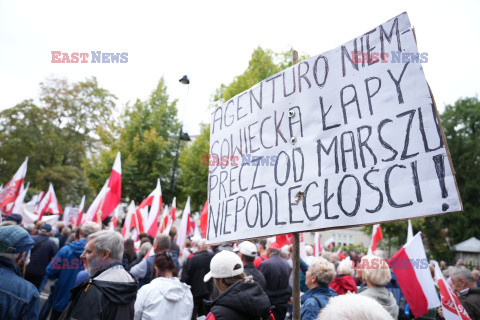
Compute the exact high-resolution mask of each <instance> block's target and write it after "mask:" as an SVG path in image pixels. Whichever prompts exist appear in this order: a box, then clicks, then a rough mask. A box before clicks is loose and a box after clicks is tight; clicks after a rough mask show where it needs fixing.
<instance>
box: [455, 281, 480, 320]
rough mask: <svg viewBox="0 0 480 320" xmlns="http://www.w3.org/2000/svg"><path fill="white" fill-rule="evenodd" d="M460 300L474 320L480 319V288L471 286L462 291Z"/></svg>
mask: <svg viewBox="0 0 480 320" xmlns="http://www.w3.org/2000/svg"><path fill="white" fill-rule="evenodd" d="M458 300H460V302H461V303H462V305H463V307H464V308H465V310H466V311H467V313H468V315H469V316H470V318H472V320H476V319H480V288H470V289H468V290H467V291H465V292H463V293H460V296H459V297H458Z"/></svg>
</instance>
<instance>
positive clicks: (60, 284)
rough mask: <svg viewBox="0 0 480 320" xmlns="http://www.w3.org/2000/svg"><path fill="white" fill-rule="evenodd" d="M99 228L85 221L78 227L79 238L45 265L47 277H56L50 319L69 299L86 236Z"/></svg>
mask: <svg viewBox="0 0 480 320" xmlns="http://www.w3.org/2000/svg"><path fill="white" fill-rule="evenodd" d="M99 229H100V227H99V226H98V224H97V223H95V222H93V221H87V222H85V223H84V224H82V226H81V227H80V239H79V240H78V241H74V242H71V243H69V244H67V245H65V246H63V247H62V248H61V249H60V250H58V252H57V254H56V255H55V257H53V259H52V261H50V263H49V264H48V266H47V276H48V278H49V279H52V280H54V279H57V282H56V283H55V289H54V290H53V292H52V293H51V295H52V314H51V315H50V320H57V319H58V318H59V317H60V315H61V314H62V312H63V310H65V307H66V306H67V304H68V301H69V300H70V289H72V288H73V287H74V286H75V281H76V279H77V275H78V273H79V272H80V270H82V269H83V264H82V261H81V259H80V255H81V254H82V252H83V251H84V248H85V245H86V243H87V241H86V239H85V238H86V237H88V236H89V235H90V234H92V233H94V232H97V231H98V230H99Z"/></svg>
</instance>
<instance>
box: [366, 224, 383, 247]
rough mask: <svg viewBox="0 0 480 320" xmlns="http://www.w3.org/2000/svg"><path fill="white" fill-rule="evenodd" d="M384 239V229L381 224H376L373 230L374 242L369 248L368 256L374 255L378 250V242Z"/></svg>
mask: <svg viewBox="0 0 480 320" xmlns="http://www.w3.org/2000/svg"><path fill="white" fill-rule="evenodd" d="M382 238H383V234H382V228H381V227H380V225H379V224H374V225H373V229H372V242H371V243H370V246H369V247H368V253H367V254H368V255H372V254H373V253H374V252H375V250H377V244H378V242H379V241H380V240H381V239H382Z"/></svg>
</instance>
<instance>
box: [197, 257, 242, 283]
mask: <svg viewBox="0 0 480 320" xmlns="http://www.w3.org/2000/svg"><path fill="white" fill-rule="evenodd" d="M237 264H239V265H240V268H239V269H234V268H235V266H236V265H237ZM242 273H243V263H242V260H241V259H240V257H239V256H238V255H237V254H235V253H233V252H232V251H227V250H224V251H221V252H219V253H217V254H216V255H215V256H214V257H213V258H212V261H210V272H209V273H207V274H206V275H205V277H204V278H203V281H204V282H207V281H208V280H210V279H211V278H217V279H221V278H231V277H235V276H238V275H239V274H242Z"/></svg>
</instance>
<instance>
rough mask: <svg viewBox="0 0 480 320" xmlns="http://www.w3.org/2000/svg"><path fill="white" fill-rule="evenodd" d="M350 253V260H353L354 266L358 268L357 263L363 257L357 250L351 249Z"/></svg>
mask: <svg viewBox="0 0 480 320" xmlns="http://www.w3.org/2000/svg"><path fill="white" fill-rule="evenodd" d="M349 255H350V260H352V262H353V267H354V268H356V267H357V264H358V263H359V262H360V259H361V258H359V257H357V253H356V252H355V251H350V253H349ZM364 256H365V254H364ZM362 258H363V257H362Z"/></svg>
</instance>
